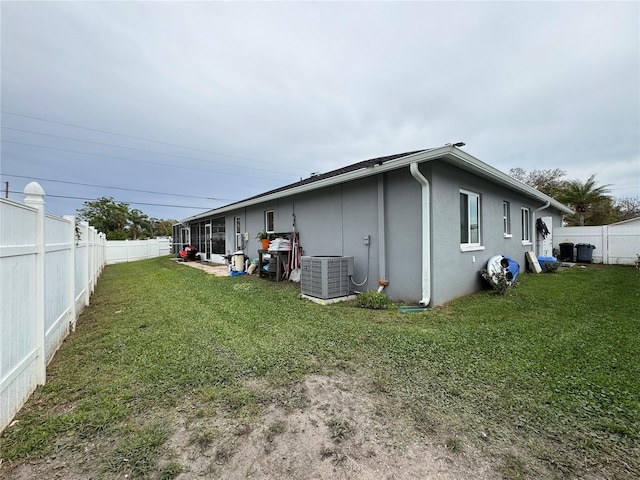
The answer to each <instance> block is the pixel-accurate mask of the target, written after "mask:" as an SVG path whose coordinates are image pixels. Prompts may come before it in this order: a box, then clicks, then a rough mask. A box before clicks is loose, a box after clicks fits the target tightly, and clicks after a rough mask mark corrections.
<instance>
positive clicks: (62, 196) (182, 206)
mask: <svg viewBox="0 0 640 480" xmlns="http://www.w3.org/2000/svg"><path fill="white" fill-rule="evenodd" d="M9 193H16V194H18V195H20V194H24V192H17V191H14V190H9ZM46 196H47V197H54V198H68V199H71V200H88V201H92V202H93V201H95V200H96V199H95V198H86V197H71V196H68V195H52V194H50V193H47V194H46ZM112 200H113V201H114V202H118V203H126V204H127V205H151V206H153V207H170V208H195V209H197V210H211V207H193V206H191V205H164V204H162V203H145V202H127V201H122V200H115V199H113V198H112Z"/></svg>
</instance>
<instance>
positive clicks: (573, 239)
mask: <svg viewBox="0 0 640 480" xmlns="http://www.w3.org/2000/svg"><path fill="white" fill-rule="evenodd" d="M553 243H554V247H556V248H558V249H560V244H561V243H573V244H575V245H577V244H579V243H585V244H589V245H593V246H594V247H596V248H595V250H593V252H592V257H593V263H604V264H609V265H633V264H634V263H635V261H636V254H639V253H640V226H638V225H625V224H624V223H623V224H618V225H600V226H595V227H561V228H554V229H553Z"/></svg>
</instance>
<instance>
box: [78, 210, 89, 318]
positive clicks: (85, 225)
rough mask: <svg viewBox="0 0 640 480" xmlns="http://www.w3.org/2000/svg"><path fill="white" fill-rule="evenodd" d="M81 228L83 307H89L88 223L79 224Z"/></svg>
mask: <svg viewBox="0 0 640 480" xmlns="http://www.w3.org/2000/svg"><path fill="white" fill-rule="evenodd" d="M80 225H81V227H82V239H83V240H84V251H83V252H82V256H83V257H84V280H83V282H84V285H83V288H84V305H85V307H86V306H89V299H90V298H91V288H90V283H89V282H90V281H91V273H90V269H89V233H90V232H89V223H88V222H80Z"/></svg>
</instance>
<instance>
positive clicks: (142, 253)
mask: <svg viewBox="0 0 640 480" xmlns="http://www.w3.org/2000/svg"><path fill="white" fill-rule="evenodd" d="M170 253H171V239H170V238H168V237H167V238H161V237H159V238H150V239H149V240H108V241H107V265H112V264H114V263H124V262H135V261H136V260H143V259H145V258H154V257H162V256H163V255H169V254H170Z"/></svg>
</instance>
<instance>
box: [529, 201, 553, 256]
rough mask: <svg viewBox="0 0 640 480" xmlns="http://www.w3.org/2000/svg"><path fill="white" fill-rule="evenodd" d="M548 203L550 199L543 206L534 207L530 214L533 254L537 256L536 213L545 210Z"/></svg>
mask: <svg viewBox="0 0 640 480" xmlns="http://www.w3.org/2000/svg"><path fill="white" fill-rule="evenodd" d="M549 205H551V202H550V201H547V203H545V204H544V205H543V206H541V207H539V208H536V209H535V210H534V211H533V215H532V216H531V217H532V218H531V223H532V225H531V227H530V228H531V230H530V231H531V232H532V233H533V238H534V241H533V254H534V255H535V256H536V257H537V256H538V255H539V253H540V252H539V250H538V231H537V230H536V213H538V212H539V211H541V210H546V209H547V208H549Z"/></svg>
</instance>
